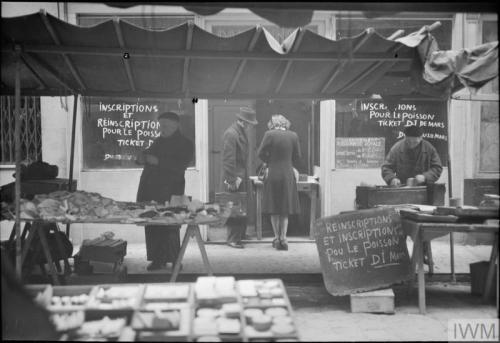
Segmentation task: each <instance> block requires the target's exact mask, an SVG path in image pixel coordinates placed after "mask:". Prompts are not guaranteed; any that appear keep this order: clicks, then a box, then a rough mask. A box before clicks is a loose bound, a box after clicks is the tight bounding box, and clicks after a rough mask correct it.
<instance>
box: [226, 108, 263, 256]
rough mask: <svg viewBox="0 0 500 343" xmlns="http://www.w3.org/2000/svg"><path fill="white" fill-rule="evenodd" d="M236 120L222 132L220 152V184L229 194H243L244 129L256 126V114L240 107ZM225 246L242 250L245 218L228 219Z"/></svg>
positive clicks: (247, 149) (245, 169)
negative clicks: (222, 144)
mask: <svg viewBox="0 0 500 343" xmlns="http://www.w3.org/2000/svg"><path fill="white" fill-rule="evenodd" d="M236 117H237V118H238V119H237V120H236V122H234V123H233V124H232V125H231V126H230V127H228V128H227V130H226V131H225V132H224V135H223V138H222V139H223V141H224V147H223V152H222V163H223V167H222V182H223V183H224V187H225V189H226V190H228V191H229V192H244V191H246V184H247V181H248V176H249V175H248V173H247V162H248V156H249V149H250V147H249V146H248V145H249V144H248V137H247V135H246V133H245V128H246V127H247V126H248V125H256V124H257V120H256V113H255V111H254V110H252V109H251V108H247V107H242V108H240V112H239V113H237V114H236ZM226 225H227V227H228V231H229V232H228V237H227V244H228V245H229V246H231V247H233V248H243V245H242V244H241V241H242V240H243V238H244V237H245V232H246V225H247V224H246V218H229V219H228V220H227V222H226Z"/></svg>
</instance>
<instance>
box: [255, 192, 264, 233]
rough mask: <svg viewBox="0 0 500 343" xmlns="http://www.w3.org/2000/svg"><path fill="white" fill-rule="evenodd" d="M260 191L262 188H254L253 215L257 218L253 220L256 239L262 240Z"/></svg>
mask: <svg viewBox="0 0 500 343" xmlns="http://www.w3.org/2000/svg"><path fill="white" fill-rule="evenodd" d="M262 189H263V187H259V186H256V187H255V203H256V205H255V207H256V208H255V213H256V215H257V218H255V231H257V239H258V240H261V239H262Z"/></svg>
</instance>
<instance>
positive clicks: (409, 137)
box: [382, 126, 443, 187]
mask: <svg viewBox="0 0 500 343" xmlns="http://www.w3.org/2000/svg"><path fill="white" fill-rule="evenodd" d="M404 134H405V138H404V139H402V140H400V141H398V142H396V144H394V145H393V147H392V148H391V150H390V151H389V153H388V154H387V157H386V159H385V162H384V164H383V165H382V177H383V178H384V181H385V182H386V183H387V184H388V185H390V186H395V187H399V186H401V184H402V183H406V181H407V180H408V179H409V178H415V180H416V183H417V185H424V184H427V185H429V184H433V183H435V182H436V181H437V180H438V179H439V177H440V176H441V172H442V171H443V166H442V164H441V159H440V158H439V155H438V153H437V150H436V148H434V147H433V146H432V144H431V143H429V142H428V141H426V140H425V139H423V138H422V131H421V130H420V128H419V127H417V126H408V127H405V129H404Z"/></svg>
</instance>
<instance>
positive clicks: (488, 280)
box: [483, 234, 498, 302]
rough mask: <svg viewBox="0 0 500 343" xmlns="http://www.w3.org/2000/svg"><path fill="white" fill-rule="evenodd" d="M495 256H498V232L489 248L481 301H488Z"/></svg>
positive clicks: (493, 273)
mask: <svg viewBox="0 0 500 343" xmlns="http://www.w3.org/2000/svg"><path fill="white" fill-rule="evenodd" d="M497 257H498V234H496V235H495V240H494V242H493V247H492V248H491V257H490V265H489V266H488V274H487V276H486V284H485V285H484V293H483V302H487V301H488V296H489V294H490V292H491V286H493V276H494V275H495V264H496V262H497ZM497 289H498V287H497ZM497 301H498V300H497Z"/></svg>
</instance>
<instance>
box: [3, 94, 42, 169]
mask: <svg viewBox="0 0 500 343" xmlns="http://www.w3.org/2000/svg"><path fill="white" fill-rule="evenodd" d="M20 100H21V160H23V161H26V162H34V161H37V160H41V159H42V135H41V114H40V97H34V96H23V97H21V99H20ZM15 105H16V104H15V97H13V96H1V97H0V106H1V113H0V125H1V126H0V127H1V129H0V138H1V142H2V144H1V149H0V163H3V164H13V163H15V162H16V156H15V141H14V140H15V138H14V130H15Z"/></svg>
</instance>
